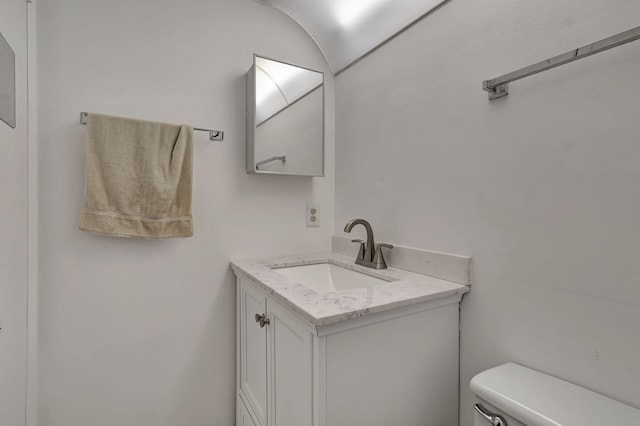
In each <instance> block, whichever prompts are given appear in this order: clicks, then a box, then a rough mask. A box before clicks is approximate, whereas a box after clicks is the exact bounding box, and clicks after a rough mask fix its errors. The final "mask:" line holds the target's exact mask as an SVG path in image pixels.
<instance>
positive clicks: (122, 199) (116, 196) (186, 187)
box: [80, 114, 193, 238]
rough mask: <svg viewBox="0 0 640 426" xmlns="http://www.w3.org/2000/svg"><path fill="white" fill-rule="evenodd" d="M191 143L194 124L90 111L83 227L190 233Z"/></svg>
mask: <svg viewBox="0 0 640 426" xmlns="http://www.w3.org/2000/svg"><path fill="white" fill-rule="evenodd" d="M192 145H193V128H192V127H191V126H187V125H182V126H179V125H173V124H165V123H154V122H151V121H142V120H132V119H129V118H120V117H111V116H108V115H101V114H89V116H88V121H87V145H86V174H85V190H84V209H83V211H82V216H81V218H80V229H81V230H83V231H88V232H96V233H99V234H107V235H115V236H120V237H137V238H169V237H190V236H192V235H193V224H192V219H191V183H192V171H193V147H192Z"/></svg>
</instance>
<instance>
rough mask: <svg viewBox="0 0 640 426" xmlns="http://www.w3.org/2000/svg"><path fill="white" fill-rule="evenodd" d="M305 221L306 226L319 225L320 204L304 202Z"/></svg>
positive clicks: (315, 226) (313, 226) (314, 226)
mask: <svg viewBox="0 0 640 426" xmlns="http://www.w3.org/2000/svg"><path fill="white" fill-rule="evenodd" d="M305 221H306V224H307V228H318V227H319V226H320V206H319V205H318V204H316V203H307V204H306V213H305Z"/></svg>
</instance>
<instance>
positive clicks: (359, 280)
mask: <svg viewBox="0 0 640 426" xmlns="http://www.w3.org/2000/svg"><path fill="white" fill-rule="evenodd" d="M273 269H274V270H275V271H276V272H278V273H279V274H282V275H284V276H285V277H287V278H289V279H291V280H293V281H295V282H297V283H298V284H301V285H303V286H305V287H307V288H309V289H311V290H313V291H315V292H316V293H320V294H326V293H333V292H336V291H343V290H352V289H356V288H373V287H375V286H377V285H380V284H384V283H386V282H388V280H383V279H381V278H377V277H372V276H370V275H366V274H363V273H361V272H357V271H353V270H351V269H347V268H343V267H342V266H338V265H334V264H332V263H319V264H315V265H304V266H290V267H285V268H273Z"/></svg>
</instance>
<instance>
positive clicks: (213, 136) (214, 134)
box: [80, 112, 224, 141]
mask: <svg viewBox="0 0 640 426" xmlns="http://www.w3.org/2000/svg"><path fill="white" fill-rule="evenodd" d="M87 117H89V113H88V112H81V113H80V124H82V125H83V126H86V125H87ZM193 130H197V131H199V132H209V140H210V141H221V140H224V131H222V130H212V129H201V128H199V127H194V128H193Z"/></svg>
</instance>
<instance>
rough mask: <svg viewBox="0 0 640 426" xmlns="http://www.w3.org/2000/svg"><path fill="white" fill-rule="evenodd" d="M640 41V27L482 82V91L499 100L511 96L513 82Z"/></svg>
mask: <svg viewBox="0 0 640 426" xmlns="http://www.w3.org/2000/svg"><path fill="white" fill-rule="evenodd" d="M638 39H640V27H636V28H633V29H630V30H628V31H624V32H622V33H619V34H616V35H614V36H611V37H607V38H605V39H603V40H600V41H596V42H595V43H591V44H588V45H586V46H582V47H579V48H577V49H573V50H570V51H569V52H566V53H563V54H562V55H557V56H554V57H553V58H549V59H547V60H545V61H541V62H538V63H536V64H533V65H530V66H528V67H524V68H521V69H519V70H517V71H513V72H510V73H508V74H504V75H501V76H500V77H496V78H494V79H491V80H485V81H483V82H482V90H484V91H485V92H489V100H493V99H498V98H501V97H503V96H507V95H508V94H509V87H508V83H510V82H512V81H516V80H520V79H521V78H525V77H529V76H530V75H533V74H537V73H539V72H543V71H546V70H549V69H551V68H555V67H559V66H560V65H564V64H568V63H569V62H573V61H577V60H578V59H582V58H586V57H588V56H591V55H595V54H596V53H600V52H604V51H605V50H609V49H613V48H614V47H618V46H620V45H623V44H626V43H630V42H632V41H634V40H638Z"/></svg>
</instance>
